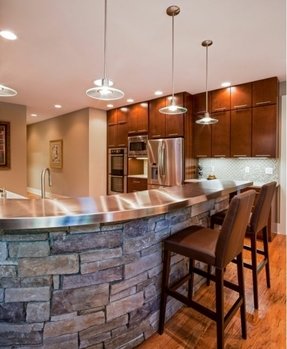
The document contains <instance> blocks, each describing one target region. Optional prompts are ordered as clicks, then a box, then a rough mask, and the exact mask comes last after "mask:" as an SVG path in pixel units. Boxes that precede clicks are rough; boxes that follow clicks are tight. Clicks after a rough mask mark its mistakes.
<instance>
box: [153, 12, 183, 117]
mask: <svg viewBox="0 0 287 349" xmlns="http://www.w3.org/2000/svg"><path fill="white" fill-rule="evenodd" d="M166 13H167V15H168V16H171V17H172V48H171V57H172V64H171V80H172V97H171V103H170V105H168V106H166V107H163V108H160V109H159V112H160V113H162V114H168V115H177V114H184V113H186V112H187V108H185V107H182V106H179V105H176V103H175V98H174V16H176V15H178V14H179V13H180V8H179V7H178V6H175V5H172V6H169V7H168V8H167V9H166Z"/></svg>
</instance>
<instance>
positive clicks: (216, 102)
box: [211, 87, 230, 113]
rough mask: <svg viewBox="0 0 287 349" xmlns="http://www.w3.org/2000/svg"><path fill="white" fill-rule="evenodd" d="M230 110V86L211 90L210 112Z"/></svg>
mask: <svg viewBox="0 0 287 349" xmlns="http://www.w3.org/2000/svg"><path fill="white" fill-rule="evenodd" d="M225 110H230V87H226V88H221V89H219V90H214V91H211V112H212V113H216V112H221V111H225Z"/></svg>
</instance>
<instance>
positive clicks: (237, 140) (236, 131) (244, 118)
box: [230, 108, 252, 157]
mask: <svg viewBox="0 0 287 349" xmlns="http://www.w3.org/2000/svg"><path fill="white" fill-rule="evenodd" d="M251 115H252V111H251V109H250V108H247V109H237V110H233V111H232V112H231V120H230V155H231V156H234V157H243V156H251Z"/></svg>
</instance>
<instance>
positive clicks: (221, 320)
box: [159, 190, 255, 349]
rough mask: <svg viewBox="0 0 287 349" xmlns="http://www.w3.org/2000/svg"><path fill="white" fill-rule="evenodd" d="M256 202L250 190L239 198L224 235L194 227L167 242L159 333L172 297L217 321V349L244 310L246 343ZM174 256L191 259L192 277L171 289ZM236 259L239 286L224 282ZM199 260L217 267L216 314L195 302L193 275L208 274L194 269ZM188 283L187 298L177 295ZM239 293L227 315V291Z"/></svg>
mask: <svg viewBox="0 0 287 349" xmlns="http://www.w3.org/2000/svg"><path fill="white" fill-rule="evenodd" d="M254 198H255V191H254V190H249V191H246V192H245V193H243V194H239V195H237V196H235V197H234V198H233V199H232V200H231V202H230V206H229V209H228V212H227V215H226V217H225V220H224V223H223V226H222V229H221V231H219V230H215V229H210V228H204V227H201V226H191V227H189V228H186V229H183V230H181V231H179V232H177V233H175V234H173V235H172V236H170V237H169V238H167V239H165V240H164V241H163V251H164V260H163V275H162V290H161V303H160V318H159V333H160V334H162V333H163V331H164V322H165V311H166V302H167V296H172V297H174V298H176V299H177V300H179V301H181V302H182V303H184V304H186V305H187V306H188V307H191V308H193V309H195V310H197V311H199V312H200V313H201V314H203V315H205V316H207V317H209V318H210V319H212V320H214V321H216V325H217V326H216V327H217V348H218V349H222V348H223V347H224V329H225V327H226V326H227V324H228V323H229V321H230V320H231V318H232V317H233V316H234V314H235V312H236V311H237V310H238V309H239V308H240V314H241V331H242V337H243V338H245V339H246V337H247V331H246V312H245V296H244V279H243V260H242V248H243V240H244V235H245V231H246V227H247V224H248V219H249V215H250V212H251V208H252V204H253V201H254ZM171 253H178V254H180V255H183V256H186V257H188V258H189V273H188V274H187V275H186V276H184V277H183V278H182V279H180V280H179V281H178V282H176V283H175V284H174V285H172V286H169V273H170V259H171ZM235 257H236V263H237V275H238V285H237V284H234V283H231V282H229V281H226V280H224V268H225V267H226V266H227V264H229V263H230V262H231V261H232V260H233V259H234V258H235ZM194 260H198V261H201V262H204V263H207V264H209V265H212V266H214V267H215V275H210V279H211V280H212V281H214V282H215V283H216V311H213V310H211V309H209V308H207V307H205V306H203V305H201V304H200V303H198V302H196V301H194V300H193V294H192V293H193V275H194V273H196V274H199V275H201V276H203V277H207V275H208V273H207V272H206V271H203V270H201V269H199V268H197V267H195V265H194ZM186 281H188V295H187V297H186V296H184V295H182V294H180V293H179V292H177V289H178V287H180V286H181V285H183V284H184V283H185V282H186ZM223 286H225V287H228V288H230V289H232V290H234V291H236V292H238V299H237V300H236V301H235V303H234V304H233V305H232V307H231V308H230V310H229V311H228V312H227V314H226V315H224V293H223V292H224V287H223Z"/></svg>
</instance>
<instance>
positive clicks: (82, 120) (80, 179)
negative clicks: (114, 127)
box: [27, 108, 106, 197]
mask: <svg viewBox="0 0 287 349" xmlns="http://www.w3.org/2000/svg"><path fill="white" fill-rule="evenodd" d="M103 124H104V125H103ZM56 139H62V140H63V168H62V169H51V176H52V187H51V188H49V187H48V185H47V184H46V189H47V192H51V193H52V195H55V196H71V197H73V196H93V195H101V194H105V190H106V187H105V180H106V171H104V172H102V171H101V169H102V164H105V161H106V160H105V157H106V112H103V111H100V110H96V109H90V108H85V109H82V110H79V111H75V112H72V113H69V114H65V115H62V116H59V117H56V118H53V119H49V120H46V121H43V122H39V123H36V124H32V125H29V126H28V131H27V153H28V165H27V167H28V188H29V191H31V192H34V193H38V194H39V193H40V187H41V180H40V178H41V171H42V170H43V169H44V168H46V167H50V166H49V141H50V140H56ZM103 157H104V158H103ZM103 168H104V169H105V165H104V167H103ZM103 177H104V178H103Z"/></svg>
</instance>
